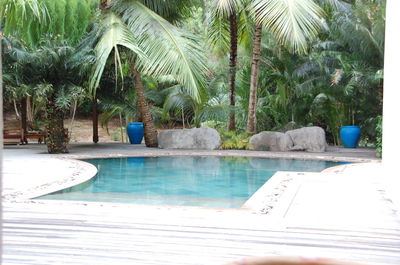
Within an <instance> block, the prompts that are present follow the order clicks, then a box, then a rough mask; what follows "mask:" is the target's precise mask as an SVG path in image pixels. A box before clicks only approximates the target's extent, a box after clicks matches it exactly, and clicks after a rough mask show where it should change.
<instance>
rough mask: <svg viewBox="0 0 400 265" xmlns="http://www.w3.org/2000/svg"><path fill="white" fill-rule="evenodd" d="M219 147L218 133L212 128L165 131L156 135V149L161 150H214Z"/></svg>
mask: <svg viewBox="0 0 400 265" xmlns="http://www.w3.org/2000/svg"><path fill="white" fill-rule="evenodd" d="M220 145H221V137H220V136H219V133H218V132H217V131H216V130H215V129H212V128H208V127H204V128H194V129H183V130H165V131H161V132H159V134H158V147H159V148H162V149H204V150H214V149H218V148H219V146H220Z"/></svg>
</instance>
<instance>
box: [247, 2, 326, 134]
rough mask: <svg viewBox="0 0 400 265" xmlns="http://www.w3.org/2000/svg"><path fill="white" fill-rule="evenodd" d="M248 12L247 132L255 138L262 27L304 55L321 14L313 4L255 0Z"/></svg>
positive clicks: (320, 23)
mask: <svg viewBox="0 0 400 265" xmlns="http://www.w3.org/2000/svg"><path fill="white" fill-rule="evenodd" d="M250 8H251V14H252V15H253V16H254V18H255V28H254V38H253V53H252V63H251V82H250V98H249V110H248V120H247V128H246V131H247V133H249V134H254V133H255V131H256V104H257V88H258V75H259V69H260V54H261V37H262V29H263V27H264V28H265V29H267V30H268V31H269V32H270V33H271V34H272V35H273V36H274V37H275V38H276V39H277V41H278V42H279V43H280V44H282V45H284V46H286V47H288V48H289V50H291V51H293V52H297V53H305V52H306V51H307V39H308V38H314V37H316V35H317V33H318V29H319V28H321V26H322V20H321V16H322V14H323V11H322V9H321V8H320V7H318V6H317V5H316V4H315V3H314V2H313V1H312V0H293V1H283V0H255V1H253V3H252V5H251V7H250Z"/></svg>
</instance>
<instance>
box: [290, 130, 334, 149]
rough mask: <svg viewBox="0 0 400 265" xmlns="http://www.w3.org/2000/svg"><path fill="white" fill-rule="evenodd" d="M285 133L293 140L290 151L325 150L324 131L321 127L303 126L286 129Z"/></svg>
mask: <svg viewBox="0 0 400 265" xmlns="http://www.w3.org/2000/svg"><path fill="white" fill-rule="evenodd" d="M285 134H287V135H289V136H290V138H291V139H292V141H293V147H291V148H290V150H291V151H307V152H325V150H326V146H327V143H326V139H325V131H324V129H322V128H321V127H316V126H314V127H303V128H300V129H296V130H291V131H287V132H286V133H285Z"/></svg>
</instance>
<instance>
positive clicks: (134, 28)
mask: <svg viewBox="0 0 400 265" xmlns="http://www.w3.org/2000/svg"><path fill="white" fill-rule="evenodd" d="M157 3H158V5H154V3H153V1H144V2H143V3H142V2H141V1H136V0H115V1H113V2H111V3H110V5H109V6H108V8H107V9H106V10H104V12H103V15H102V19H101V21H100V23H99V24H98V25H97V26H96V27H95V29H94V31H93V32H92V34H91V38H89V39H91V40H92V43H93V45H94V46H95V47H94V49H95V53H96V56H97V63H96V67H95V69H94V73H93V76H92V79H91V88H92V91H93V93H95V91H96V88H97V87H98V85H99V81H100V78H101V76H102V73H103V71H104V68H105V66H106V63H107V59H108V57H109V56H110V54H111V52H114V58H115V62H116V65H119V68H120V73H122V71H121V57H120V52H119V49H120V47H124V49H128V50H130V51H131V54H132V57H131V59H130V62H129V65H130V70H131V74H132V76H133V77H134V80H135V87H136V92H137V102H138V108H139V110H140V113H141V118H142V121H143V123H144V131H145V133H144V134H145V135H144V137H145V143H146V146H148V147H156V146H157V145H158V142H157V130H156V128H155V125H154V122H153V119H152V117H151V113H150V108H149V104H148V102H147V100H146V98H145V93H144V86H143V83H142V77H141V75H142V74H144V75H146V74H147V75H152V76H154V77H158V76H162V75H166V74H170V75H173V76H174V77H175V78H176V80H177V81H178V82H179V83H180V84H182V85H183V87H184V89H185V90H186V91H187V92H188V93H189V94H190V95H191V96H192V97H193V98H194V99H195V100H197V101H199V100H200V96H199V90H200V88H201V87H203V86H204V76H203V74H204V72H205V69H206V66H205V63H204V61H205V59H204V55H203V52H202V49H201V46H200V45H199V44H200V40H199V39H198V38H196V37H195V36H193V35H191V34H188V33H186V32H184V31H182V30H180V29H179V28H177V27H175V26H174V25H172V24H171V23H169V22H168V21H167V20H166V19H164V18H163V17H162V16H160V15H159V14H157V12H159V13H161V14H163V12H166V13H165V15H166V16H167V17H168V16H171V14H174V12H172V11H173V10H175V9H174V7H175V8H180V7H182V6H187V5H188V4H187V3H188V2H187V1H173V2H172V3H168V4H165V3H160V2H157ZM185 3H186V5H185ZM174 4H175V5H174ZM149 7H150V8H154V9H155V10H156V11H157V12H154V11H153V10H151V9H150V8H149ZM171 7H172V8H171ZM171 10H172V11H171ZM93 40H94V41H93Z"/></svg>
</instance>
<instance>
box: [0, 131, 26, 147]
mask: <svg viewBox="0 0 400 265" xmlns="http://www.w3.org/2000/svg"><path fill="white" fill-rule="evenodd" d="M23 139H24V132H23V130H22V129H4V130H3V143H4V144H17V145H19V144H23V143H24V142H23Z"/></svg>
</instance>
